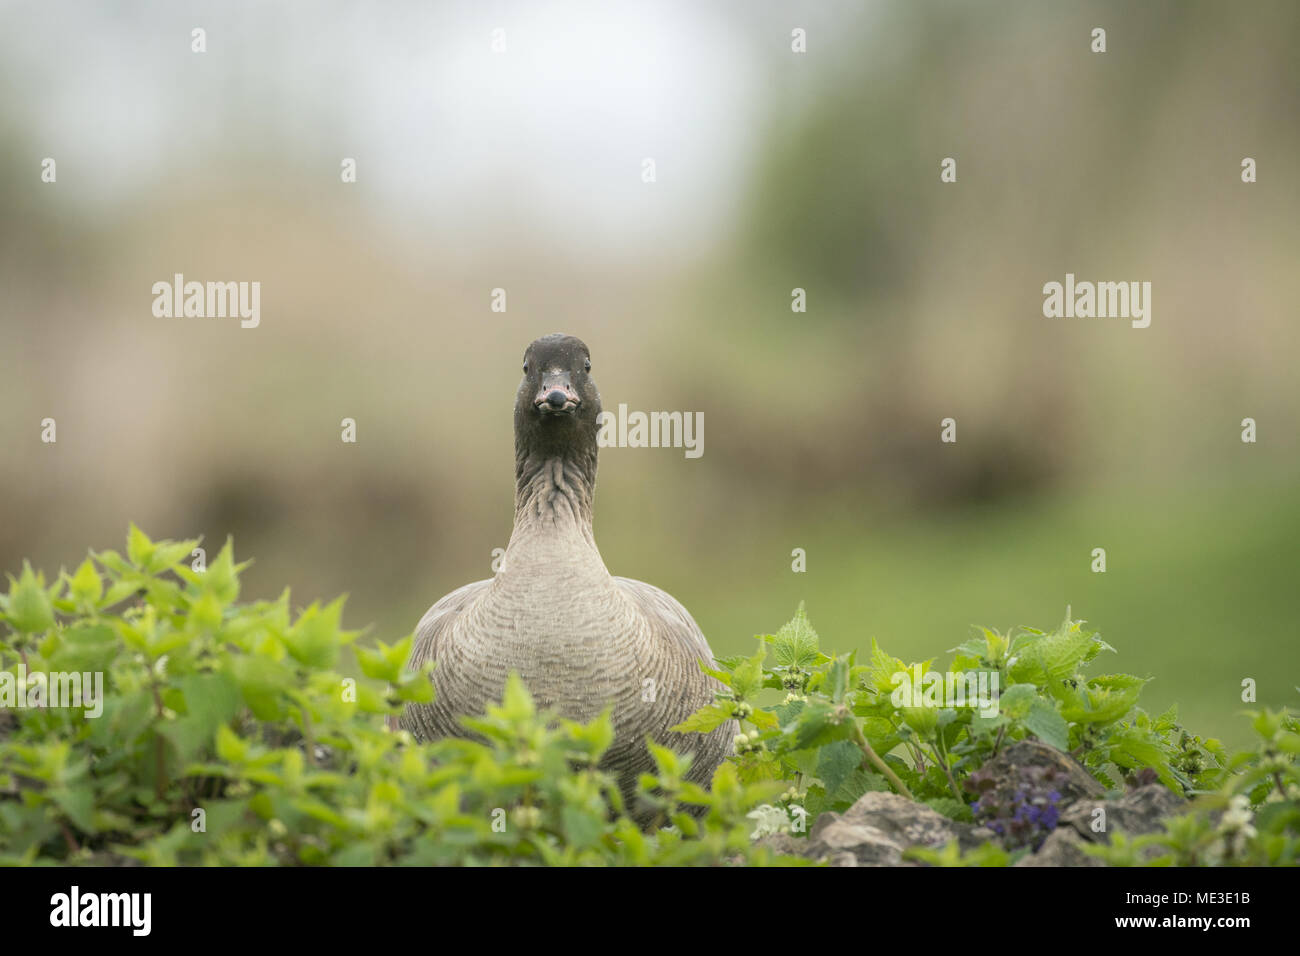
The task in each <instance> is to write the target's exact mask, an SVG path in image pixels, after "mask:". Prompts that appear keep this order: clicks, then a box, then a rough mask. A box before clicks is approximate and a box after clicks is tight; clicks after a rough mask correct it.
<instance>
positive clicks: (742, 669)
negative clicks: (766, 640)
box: [731, 642, 767, 700]
mask: <svg viewBox="0 0 1300 956" xmlns="http://www.w3.org/2000/svg"><path fill="white" fill-rule="evenodd" d="M766 657H767V645H766V644H763V643H761V642H760V643H759V645H758V650H757V652H755V654H754V656H753V657H748V658H746V659H745V660H743V661H741V662H740V663H739V664H737V665H736V667H735V669H734V670H732V672H731V690H732V693H734V694H735V695H736V699H737V700H745V699H746V698H748V697H751V696H753V695H754V694H757V693H758V692H759V691H760V690H762V689H763V660H764V659H765V658H766Z"/></svg>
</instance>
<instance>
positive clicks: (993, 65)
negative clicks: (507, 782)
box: [0, 0, 1300, 742]
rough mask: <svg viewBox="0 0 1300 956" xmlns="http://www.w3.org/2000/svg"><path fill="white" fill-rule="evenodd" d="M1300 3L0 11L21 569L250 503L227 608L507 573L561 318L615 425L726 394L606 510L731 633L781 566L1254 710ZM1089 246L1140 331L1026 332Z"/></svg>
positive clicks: (1048, 328)
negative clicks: (533, 406)
mask: <svg viewBox="0 0 1300 956" xmlns="http://www.w3.org/2000/svg"><path fill="white" fill-rule="evenodd" d="M1096 26H1100V27H1103V28H1105V29H1106V30H1107V46H1108V50H1107V52H1106V53H1104V54H1094V53H1092V52H1090V49H1089V46H1090V31H1091V30H1092V28H1093V27H1096ZM195 27H202V28H204V29H205V30H206V31H207V52H206V53H203V54H196V53H193V52H191V49H190V44H191V32H190V31H191V30H192V29H193V28H195ZM796 27H799V28H803V29H805V30H806V31H807V36H808V41H807V45H808V50H807V53H805V54H801V55H800V54H794V53H792V52H791V49H790V31H791V30H792V29H793V28H796ZM496 29H501V30H504V31H505V32H504V36H505V40H506V51H505V52H504V53H494V52H493V51H492V38H493V31H494V30H496ZM1298 37H1300V5H1297V4H1295V3H1293V2H1280V0H1279V2H1276V3H1267V2H1252V3H1241V4H1231V5H1229V4H1222V3H1208V2H1207V3H1173V2H1149V3H1142V4H1131V3H1094V4H1089V3H1074V4H1068V5H1067V4H1045V3H1031V2H1023V3H984V4H970V3H958V2H896V3H860V2H843V3H829V2H818V3H806V4H799V3H790V2H780V3H778V2H744V3H741V2H735V3H721V2H719V3H692V2H678V3H668V2H665V3H653V4H650V3H646V4H632V3H628V4H608V3H599V2H589V3H579V2H573V3H469V2H466V3H439V4H423V3H414V2H412V3H407V4H388V5H385V6H384V8H383V9H382V11H380V10H376V9H372V8H368V7H366V6H365V5H361V4H353V3H341V2H321V3H312V4H305V3H278V4H264V3H252V2H248V3H226V4H221V5H220V6H218V5H214V4H208V3H179V2H161V0H159V2H153V3H144V2H130V3H122V4H113V5H103V4H94V3H59V2H52V3H40V2H12V0H11V2H6V3H5V4H4V5H3V7H0V168H3V170H4V173H5V175H4V176H3V178H0V283H2V284H3V292H4V294H3V296H0V407H2V408H3V413H2V414H0V449H2V450H3V451H2V453H0V568H3V569H5V570H8V571H14V570H16V569H17V568H18V567H19V566H20V564H21V560H22V558H23V557H30V558H31V559H32V560H33V562H34V563H36V564H37V565H38V566H43V567H45V568H46V569H47V570H51V571H52V570H55V569H57V568H58V567H59V566H60V565H63V566H68V567H72V566H74V565H75V564H76V563H77V562H78V561H79V560H80V558H81V556H82V555H83V554H84V551H85V548H86V547H87V546H92V547H95V548H106V547H116V548H120V547H121V546H122V545H121V543H122V540H123V536H124V532H125V529H126V526H127V523H128V521H131V520H134V521H135V522H137V523H138V524H140V526H141V527H142V528H144V529H145V530H146V531H147V532H148V533H149V534H150V535H152V536H155V537H163V536H166V537H173V538H181V537H188V536H192V535H196V534H202V535H204V537H205V540H206V543H207V545H208V547H209V548H210V549H215V548H216V547H219V545H220V544H221V542H223V541H224V540H225V539H226V537H227V536H228V535H233V537H234V539H235V544H236V554H237V555H239V556H241V557H250V556H251V557H253V558H255V562H256V563H255V564H254V566H253V567H252V568H251V569H250V570H249V572H248V574H247V579H246V580H247V589H246V592H245V596H246V597H270V596H274V595H275V594H278V593H279V591H280V590H281V589H282V588H283V587H284V586H286V585H288V586H290V587H291V588H292V592H293V595H294V599H295V602H296V603H299V604H306V603H309V602H310V601H311V600H312V599H314V598H317V597H330V596H332V595H334V594H336V593H341V592H347V593H349V594H350V601H349V604H348V611H347V618H348V624H349V626H354V627H355V626H362V625H366V624H369V625H372V627H371V629H370V630H369V632H368V634H369V635H370V636H371V637H382V638H384V639H386V640H391V639H393V638H396V637H399V636H401V635H403V634H405V633H407V632H409V631H410V630H411V628H412V627H413V626H414V624H415V622H416V621H417V620H418V619H419V617H420V615H421V613H422V612H423V611H424V610H425V609H426V608H427V607H428V605H429V604H431V603H432V602H433V601H434V600H435V599H437V598H438V597H440V596H441V595H442V594H444V593H446V592H447V591H450V590H451V589H453V588H454V587H457V586H459V585H460V584H463V583H465V582H467V581H470V580H475V579H479V578H483V577H487V576H489V575H490V573H491V571H490V562H491V559H492V554H491V552H492V549H493V548H497V547H504V545H505V543H506V541H507V539H508V537H509V533H510V520H511V515H512V501H511V496H512V492H513V473H512V468H513V449H512V437H511V431H510V428H511V417H510V407H511V403H512V401H513V396H514V391H515V388H516V386H517V383H518V379H519V361H520V358H521V356H522V353H523V349H524V347H525V346H526V345H527V343H528V342H529V341H530V340H531V339H533V338H534V337H536V336H538V335H541V334H545V333H548V332H552V331H565V332H570V333H572V334H576V335H579V336H581V337H582V338H584V339H585V340H586V341H587V343H588V344H589V345H590V347H591V350H592V353H593V360H594V366H595V367H594V370H593V374H594V376H595V378H596V380H597V382H598V383H599V385H600V388H601V392H602V396H603V398H604V402H605V406H606V407H607V408H614V407H616V406H617V405H618V404H619V403H620V402H625V403H627V404H628V405H629V406H630V407H631V408H633V409H643V410H654V409H663V410H690V411H702V412H703V413H704V417H705V424H706V428H705V435H704V437H705V446H704V447H705V453H704V455H703V457H702V458H699V459H695V460H690V459H686V458H685V457H684V455H683V454H682V452H681V451H680V450H673V449H607V450H605V451H604V452H603V454H602V458H601V465H600V482H599V491H598V494H597V499H596V532H597V538H598V541H599V542H600V546H601V549H602V553H603V554H604V557H605V559H606V563H607V565H608V566H609V568H610V569H611V571H612V572H614V573H616V574H622V575H627V576H631V577H637V578H641V579H643V580H646V581H650V582H652V583H654V584H657V585H659V586H661V587H664V588H665V589H667V590H668V591H670V592H671V593H673V594H674V595H675V596H676V597H678V598H679V599H680V600H681V601H682V602H683V603H684V604H685V605H686V606H687V607H688V608H689V609H690V610H691V611H692V613H693V614H694V615H695V617H696V619H697V620H698V621H699V623H700V625H701V626H702V627H703V629H704V631H705V633H706V634H707V635H708V637H709V639H710V641H711V642H712V645H713V648H714V650H715V652H716V653H719V654H726V653H734V652H737V651H740V650H743V649H746V648H747V647H749V646H750V643H749V642H750V639H751V635H753V634H755V633H760V632H768V631H771V630H773V629H775V628H776V627H777V626H779V625H780V624H781V623H782V622H783V621H785V620H786V619H787V618H788V617H789V616H790V615H791V613H792V612H793V610H794V608H795V606H796V605H797V603H798V602H799V601H800V600H804V601H806V602H807V606H808V609H809V613H810V615H811V617H812V620H813V622H814V624H815V626H816V627H817V628H818V630H819V631H820V633H821V634H822V637H823V641H824V643H825V644H826V645H828V647H830V648H834V649H838V650H840V651H843V650H847V649H849V648H853V647H863V646H864V645H865V644H866V643H867V642H868V641H869V639H870V638H871V637H873V636H874V637H876V638H878V639H879V640H880V641H881V643H882V645H883V646H885V647H886V648H887V649H888V650H890V651H891V652H892V653H894V654H897V655H899V656H902V657H905V658H909V659H911V658H929V657H937V658H939V659H940V660H946V659H947V657H946V655H945V653H944V652H945V651H947V650H948V649H949V648H951V647H953V646H955V645H956V644H958V643H959V642H961V641H962V640H964V639H965V638H966V637H968V636H969V634H970V629H971V626H972V625H976V624H986V625H990V626H995V627H999V628H1003V629H1005V628H1008V627H1011V626H1014V625H1018V624H1032V625H1036V626H1042V627H1050V626H1053V625H1055V624H1056V623H1057V622H1059V620H1060V619H1061V617H1062V616H1063V614H1064V612H1065V608H1066V606H1067V605H1071V606H1072V608H1073V611H1074V613H1075V615H1076V616H1081V617H1084V618H1086V619H1087V620H1089V621H1090V622H1092V623H1093V624H1094V625H1095V626H1096V627H1098V628H1099V629H1100V631H1101V633H1102V634H1103V636H1104V637H1105V638H1106V639H1107V640H1108V641H1109V642H1110V643H1111V644H1113V645H1114V646H1115V647H1117V648H1118V649H1119V652H1120V654H1119V656H1118V657H1116V658H1113V659H1106V660H1105V666H1106V667H1107V668H1113V669H1117V670H1124V671H1129V672H1133V673H1137V674H1140V675H1144V676H1147V675H1149V676H1154V677H1155V678H1156V679H1155V681H1153V683H1152V684H1151V685H1150V686H1149V687H1148V688H1147V690H1146V692H1145V694H1144V702H1145V703H1146V705H1147V706H1148V707H1149V708H1152V709H1155V708H1160V709H1163V707H1165V706H1167V705H1168V704H1170V703H1173V702H1175V701H1176V702H1178V704H1179V705H1180V707H1181V709H1182V713H1183V715H1184V717H1185V722H1186V723H1187V724H1188V726H1189V727H1191V728H1192V729H1193V730H1195V731H1197V732H1201V733H1203V734H1204V733H1211V734H1218V735H1220V736H1222V737H1224V738H1225V739H1227V740H1228V741H1230V742H1237V741H1241V740H1244V734H1243V733H1242V722H1241V721H1240V720H1239V719H1237V718H1234V717H1233V714H1234V713H1235V712H1237V711H1238V710H1240V709H1241V708H1242V706H1243V705H1242V703H1241V701H1240V685H1241V681H1242V679H1243V678H1247V677H1250V678H1254V679H1255V680H1257V681H1258V682H1259V697H1260V700H1261V701H1262V702H1264V703H1267V704H1270V705H1273V706H1277V705H1281V704H1283V703H1289V704H1291V705H1295V703H1296V696H1297V692H1296V686H1295V685H1296V684H1298V683H1300V647H1298V638H1300V634H1298V633H1297V623H1296V614H1295V611H1294V606H1293V605H1294V595H1295V593H1296V587H1295V581H1296V577H1297V571H1298V570H1300V482H1298V481H1297V478H1298V477H1300V456H1298V455H1297V447H1296V435H1297V427H1296V423H1297V412H1298V411H1300V389H1298V388H1297V386H1296V381H1295V375H1296V372H1295V368H1296V359H1297V344H1300V332H1298V331H1297V321H1296V320H1297V315H1296V306H1295V294H1294V283H1295V278H1296V262H1297V254H1298V253H1300V231H1298V226H1297V223H1300V196H1298V193H1297V189H1296V178H1295V157H1296V155H1297V154H1298V152H1300V141H1298V140H1300V136H1298V124H1297V117H1298V116H1300V82H1298V79H1300V68H1298V66H1297V58H1296V56H1295V43H1296V40H1297V38H1298ZM949 156H951V157H954V158H955V159H956V160H957V172H958V179H957V182H956V183H954V184H942V183H940V180H939V165H940V161H941V160H942V159H943V158H944V157H949ZM1246 156H1250V157H1253V158H1254V159H1256V161H1257V162H1258V168H1259V181H1258V182H1257V183H1255V184H1251V185H1246V184H1243V183H1242V182H1241V179H1240V164H1241V160H1242V158H1243V157H1246ZM45 157H53V158H55V160H56V161H57V164H58V165H57V171H58V181H57V183H56V184H46V183H42V182H41V180H40V169H41V161H42V159H43V158H45ZM343 157H353V158H355V159H356V161H357V168H358V182H357V183H355V184H346V185H345V184H343V183H341V182H340V176H339V171H340V162H341V161H342V159H343ZM645 157H651V158H653V159H654V160H655V164H656V172H657V181H656V182H654V183H652V184H650V183H645V182H643V181H642V178H641V171H642V160H643V159H644V158H645ZM176 272H181V273H184V274H185V276H186V278H187V279H193V280H198V281H208V280H214V281H215V280H220V281H226V280H234V281H254V280H256V281H260V282H261V284H262V319H261V326H260V327H259V328H257V329H250V330H245V329H241V328H239V324H238V321H237V320H231V319H224V320H223V319H159V318H155V317H154V316H153V315H152V312H151V305H152V301H153V297H152V294H151V292H150V288H151V286H152V284H153V283H154V282H156V281H160V280H164V281H166V280H170V278H171V276H172V275H173V274H174V273H176ZM1067 272H1073V273H1075V274H1076V276H1078V278H1079V279H1081V280H1083V279H1091V280H1106V281H1128V280H1135V281H1149V282H1151V283H1152V287H1153V288H1152V323H1151V327H1150V328H1148V329H1145V330H1138V329H1132V328H1130V327H1129V324H1128V322H1126V321H1123V320H1087V319H1047V318H1044V316H1043V314H1042V302H1043V295H1042V291H1041V290H1042V286H1043V284H1044V283H1045V282H1049V281H1063V279H1064V276H1065V273H1067ZM498 287H500V288H504V289H506V290H507V294H508V297H509V298H508V302H509V308H508V311H507V312H506V313H504V314H500V313H494V312H492V311H491V310H490V308H489V306H490V297H491V290H493V289H494V288H498ZM795 287H801V288H804V289H806V290H807V295H808V311H807V313H805V314H795V313H792V312H791V310H790V295H791V289H793V288H795ZM47 416H49V417H53V418H55V419H56V421H57V423H58V442H57V444H54V445H46V444H42V443H41V441H40V421H41V419H42V418H44V417H47ZM948 416H951V417H953V418H955V419H956V420H957V421H958V441H957V443H956V444H954V445H948V444H942V443H940V441H939V422H940V420H941V419H942V418H945V417H948ZM1247 416H1249V417H1252V418H1254V419H1256V421H1257V422H1258V427H1259V442H1258V443H1257V444H1254V445H1248V444H1243V443H1242V442H1241V441H1240V430H1241V428H1240V422H1241V420H1242V419H1243V418H1245V417H1247ZM344 417H352V418H355V419H356V420H357V423H358V435H359V442H358V443H357V444H356V445H349V444H344V443H342V442H341V441H340V437H339V436H340V428H339V423H340V420H341V419H342V418H344ZM1095 547H1104V548H1106V551H1107V562H1108V571H1107V573H1105V574H1094V573H1092V572H1091V571H1090V563H1091V551H1092V549H1093V548H1095ZM794 548H804V549H805V550H806V552H807V571H806V573H801V574H800V573H794V572H792V570H791V551H792V549H794Z"/></svg>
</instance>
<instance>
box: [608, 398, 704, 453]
mask: <svg viewBox="0 0 1300 956" xmlns="http://www.w3.org/2000/svg"><path fill="white" fill-rule="evenodd" d="M596 425H597V427H598V428H599V429H600V430H599V431H598V432H597V433H596V446H597V447H598V448H684V449H685V450H686V457H687V458H699V457H700V456H701V455H703V454H704V413H703V412H649V413H646V412H629V411H628V410H627V405H624V404H620V405H619V406H618V413H617V414H615V413H614V412H601V413H600V415H598V416H597V417H596Z"/></svg>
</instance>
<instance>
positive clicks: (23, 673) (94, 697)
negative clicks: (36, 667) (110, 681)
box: [0, 664, 104, 718]
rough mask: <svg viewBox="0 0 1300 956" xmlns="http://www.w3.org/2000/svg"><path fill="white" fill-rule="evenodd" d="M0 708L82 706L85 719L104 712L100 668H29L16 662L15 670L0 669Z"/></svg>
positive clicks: (24, 708) (33, 708)
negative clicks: (91, 669)
mask: <svg viewBox="0 0 1300 956" xmlns="http://www.w3.org/2000/svg"><path fill="white" fill-rule="evenodd" d="M0 708H4V709H7V710H26V709H31V710H36V709H38V708H69V709H72V708H83V709H84V710H85V711H86V716H87V717H89V718H95V717H99V716H101V715H102V714H103V713H104V674H103V672H102V671H93V672H92V671H84V672H80V671H50V672H48V673H47V672H45V671H31V672H30V673H29V672H28V670H27V665H25V664H19V665H18V671H17V673H10V672H9V671H0Z"/></svg>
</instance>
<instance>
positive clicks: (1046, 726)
mask: <svg viewBox="0 0 1300 956" xmlns="http://www.w3.org/2000/svg"><path fill="white" fill-rule="evenodd" d="M1021 723H1022V724H1024V726H1025V729H1026V730H1028V731H1029V732H1030V733H1031V734H1033V735H1034V736H1035V737H1037V738H1038V739H1039V740H1041V741H1042V742H1043V743H1045V744H1050V745H1051V746H1053V747H1055V748H1056V749H1057V750H1069V749H1070V743H1069V728H1068V727H1067V726H1066V723H1065V718H1064V717H1062V716H1061V714H1060V712H1059V711H1057V709H1056V708H1055V707H1054V706H1052V704H1051V703H1050V702H1049V701H1046V700H1043V699H1042V698H1041V697H1037V698H1035V699H1034V702H1033V704H1031V705H1030V708H1029V713H1027V714H1026V715H1025V716H1024V717H1023V718H1022V719H1021Z"/></svg>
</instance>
